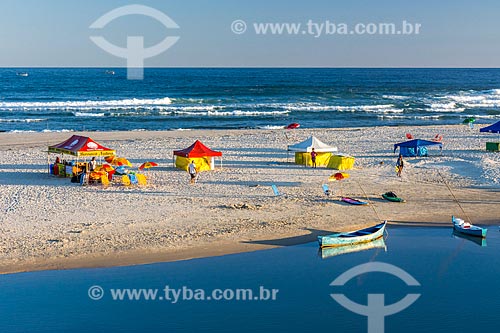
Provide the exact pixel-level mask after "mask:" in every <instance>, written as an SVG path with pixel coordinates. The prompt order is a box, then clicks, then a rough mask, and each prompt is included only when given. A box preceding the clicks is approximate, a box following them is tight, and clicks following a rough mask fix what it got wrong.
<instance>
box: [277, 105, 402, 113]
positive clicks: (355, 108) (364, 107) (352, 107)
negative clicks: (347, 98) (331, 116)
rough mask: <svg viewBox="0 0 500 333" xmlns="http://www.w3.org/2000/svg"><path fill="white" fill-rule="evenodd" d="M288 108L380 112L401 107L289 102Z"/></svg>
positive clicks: (393, 111)
mask: <svg viewBox="0 0 500 333" xmlns="http://www.w3.org/2000/svg"><path fill="white" fill-rule="evenodd" d="M286 108H287V109H288V110H292V111H339V112H359V111H364V112H375V113H377V112H380V113H401V112H404V110H402V109H397V108H396V107H395V105H393V104H380V105H349V106H345V105H307V104H305V105H301V104H291V105H288V106H286Z"/></svg>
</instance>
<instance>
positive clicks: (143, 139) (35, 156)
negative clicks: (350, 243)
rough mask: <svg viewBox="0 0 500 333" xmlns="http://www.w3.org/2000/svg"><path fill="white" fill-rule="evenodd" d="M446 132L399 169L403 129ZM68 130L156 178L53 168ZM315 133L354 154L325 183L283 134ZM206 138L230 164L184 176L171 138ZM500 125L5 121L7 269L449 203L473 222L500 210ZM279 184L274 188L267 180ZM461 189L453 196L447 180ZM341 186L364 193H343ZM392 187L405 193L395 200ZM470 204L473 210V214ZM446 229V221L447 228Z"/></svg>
mask: <svg viewBox="0 0 500 333" xmlns="http://www.w3.org/2000/svg"><path fill="white" fill-rule="evenodd" d="M406 133H412V134H413V136H415V137H417V138H422V139H431V138H432V137H434V136H435V135H436V134H437V133H441V134H442V135H443V138H444V139H443V144H444V148H443V152H442V155H441V153H440V151H439V149H437V148H430V149H429V155H430V156H429V157H426V158H407V159H406V162H407V163H406V167H405V170H404V173H403V177H402V178H401V179H400V178H398V177H396V174H395V172H394V166H395V162H396V158H397V154H395V153H393V144H394V143H397V142H401V141H405V140H406V139H405V134H406ZM72 134H80V135H86V136H90V137H92V138H93V139H94V140H96V141H98V142H99V143H101V144H103V145H105V146H107V147H110V148H114V149H116V151H117V155H119V156H123V157H127V158H128V159H129V160H130V161H131V162H132V163H133V165H134V167H135V168H137V167H138V166H139V165H140V164H141V163H143V162H145V161H154V162H157V163H158V164H159V167H157V168H154V169H151V170H149V171H147V172H146V174H147V176H148V177H149V184H148V185H147V186H144V187H139V186H130V187H125V186H109V187H107V188H103V187H102V186H97V185H92V186H80V185H77V184H72V183H70V180H69V179H67V178H66V179H63V178H57V177H54V176H50V175H48V174H47V153H46V151H47V146H48V145H52V144H56V143H59V142H61V141H64V140H65V139H67V138H68V137H69V136H71V135H72ZM311 134H313V135H315V136H316V137H318V138H319V139H321V140H322V141H324V142H325V143H328V144H331V145H335V146H337V147H338V149H339V152H342V153H346V154H350V155H352V156H354V157H355V158H356V164H355V169H354V170H351V171H349V173H350V175H351V177H350V178H349V179H346V180H344V181H341V182H340V183H339V182H330V183H329V186H330V188H331V190H332V191H333V192H334V193H335V194H336V195H335V196H330V197H327V196H325V195H324V194H323V191H322V188H321V186H322V184H325V183H328V177H329V176H330V175H331V174H333V173H334V172H335V171H334V170H331V169H326V168H318V169H312V168H305V167H303V166H300V165H295V164H293V155H292V154H290V155H289V156H287V152H286V147H287V145H288V144H293V143H296V142H299V141H302V140H303V139H305V138H307V137H308V136H309V135H311ZM195 139H200V140H201V141H203V143H205V144H206V145H207V146H209V147H210V148H212V149H215V150H220V151H222V152H223V167H222V168H220V167H218V168H217V169H216V170H215V171H211V172H204V173H202V174H201V176H200V179H199V182H198V183H197V184H195V185H190V184H189V175H188V174H187V173H186V172H185V171H181V170H178V169H175V168H174V167H173V164H172V151H173V150H175V149H182V148H185V147H187V146H189V145H190V144H192V143H193V142H194V140H195ZM496 140H497V137H496V135H493V134H482V133H481V134H479V130H478V129H477V128H476V129H474V130H470V129H469V128H468V127H466V126H463V125H457V126H427V127H375V128H348V129H314V130H313V129H304V130H302V129H297V130H293V131H286V132H285V131H284V130H229V131H222V130H217V131H195V130H193V131H166V132H156V131H155V132H145V131H137V132H91V133H83V132H82V133H0V198H1V199H0V209H1V212H2V214H1V216H0V234H1V235H2V237H1V240H0V249H1V254H0V273H12V272H21V271H31V270H43V269H66V268H77V267H102V266H115V265H129V264H142V263H150V262H160V261H170V260H179V259H188V258H195V257H204V256H210V255H220V254H227V253H235V252H241V251H254V250H259V249H265V248H270V247H275V246H286V245H291V244H298V243H304V242H311V241H315V239H316V236H317V235H322V234H327V233H329V232H331V231H343V230H350V229H356V228H358V227H362V226H368V225H371V224H374V223H376V222H377V221H379V220H388V221H389V223H390V225H396V224H397V225H410V226H418V225H424V224H425V225H429V224H431V225H436V226H446V227H450V225H451V224H450V219H451V215H457V216H462V217H466V216H468V217H469V218H470V220H471V221H472V222H473V223H475V224H480V225H481V224H485V225H486V224H495V225H496V224H499V223H500V218H499V216H500V154H498V153H491V152H487V151H486V150H485V142H487V141H496ZM271 184H276V185H277V187H278V188H279V190H280V191H281V192H282V193H283V195H282V196H280V197H276V196H274V194H273V191H272V189H271V187H270V185H271ZM446 184H448V186H449V187H450V188H451V189H452V193H453V195H455V197H456V198H457V199H458V201H459V203H460V206H461V207H462V208H463V210H464V211H465V214H464V212H463V211H462V208H460V206H459V205H458V204H457V203H456V202H455V201H454V199H453V197H452V194H451V193H450V191H449V190H448V187H447V185H446ZM340 191H342V193H343V194H344V195H349V196H353V197H357V198H361V199H368V200H369V201H370V203H371V204H370V205H369V206H366V207H352V206H348V205H345V204H342V203H340V202H339V200H338V194H339V193H340ZM387 191H394V192H396V193H397V194H398V195H400V196H401V197H404V198H405V199H406V200H407V202H406V203H404V204H397V203H390V202H387V201H384V200H383V199H382V198H381V196H380V195H381V194H382V193H384V192H387ZM464 215H466V216H464ZM450 233H451V227H450Z"/></svg>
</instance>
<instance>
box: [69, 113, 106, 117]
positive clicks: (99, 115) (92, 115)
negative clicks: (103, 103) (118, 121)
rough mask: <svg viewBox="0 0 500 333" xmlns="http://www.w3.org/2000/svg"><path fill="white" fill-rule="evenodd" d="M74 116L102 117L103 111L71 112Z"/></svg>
mask: <svg viewBox="0 0 500 333" xmlns="http://www.w3.org/2000/svg"><path fill="white" fill-rule="evenodd" d="M73 115H74V116H75V117H104V116H105V114H104V113H89V112H73Z"/></svg>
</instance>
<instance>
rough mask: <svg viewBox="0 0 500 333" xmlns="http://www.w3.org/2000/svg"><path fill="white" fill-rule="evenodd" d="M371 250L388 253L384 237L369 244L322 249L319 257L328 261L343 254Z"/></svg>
mask: <svg viewBox="0 0 500 333" xmlns="http://www.w3.org/2000/svg"><path fill="white" fill-rule="evenodd" d="M370 249H384V251H385V252H387V246H386V245H385V240H384V237H380V238H378V239H376V240H374V241H372V242H368V243H360V244H353V245H345V246H337V247H326V248H320V249H319V251H318V256H320V257H321V259H326V258H331V257H335V256H339V255H342V254H347V253H354V252H361V251H366V250H370Z"/></svg>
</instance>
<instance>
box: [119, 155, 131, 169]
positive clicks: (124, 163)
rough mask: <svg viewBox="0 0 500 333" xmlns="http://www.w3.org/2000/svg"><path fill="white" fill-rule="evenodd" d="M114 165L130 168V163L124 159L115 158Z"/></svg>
mask: <svg viewBox="0 0 500 333" xmlns="http://www.w3.org/2000/svg"><path fill="white" fill-rule="evenodd" d="M116 163H117V165H119V166H122V165H125V166H128V167H132V163H130V161H129V160H127V159H126V158H125V157H118V158H116Z"/></svg>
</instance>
